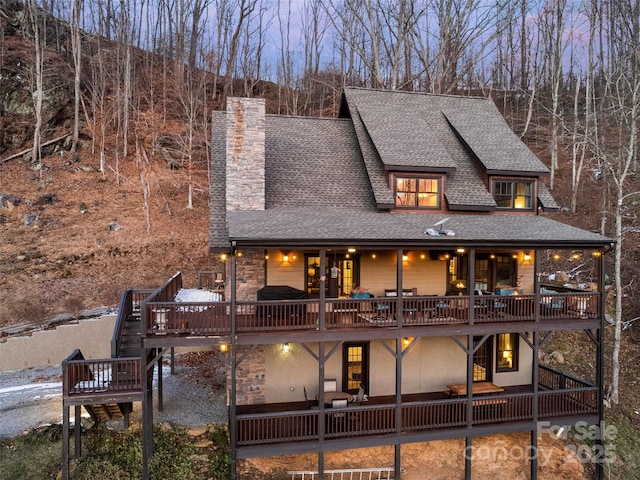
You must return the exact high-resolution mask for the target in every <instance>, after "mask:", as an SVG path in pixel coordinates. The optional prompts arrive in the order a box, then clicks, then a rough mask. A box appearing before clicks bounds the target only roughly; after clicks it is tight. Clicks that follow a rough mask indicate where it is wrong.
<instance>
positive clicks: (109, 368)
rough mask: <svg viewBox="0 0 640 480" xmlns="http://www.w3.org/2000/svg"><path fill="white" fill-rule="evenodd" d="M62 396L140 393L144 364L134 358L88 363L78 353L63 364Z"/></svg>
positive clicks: (98, 360) (93, 360) (107, 359)
mask: <svg viewBox="0 0 640 480" xmlns="http://www.w3.org/2000/svg"><path fill="white" fill-rule="evenodd" d="M62 379H63V380H62V393H63V396H64V397H65V398H68V397H71V396H74V395H76V396H77V395H87V394H92V395H93V394H101V393H104V394H108V395H113V394H114V393H119V392H140V391H141V390H142V361H141V359H140V358H139V357H133V358H103V359H90V360H86V359H84V357H83V356H82V353H81V352H80V350H75V351H74V352H73V353H72V354H71V355H70V356H69V357H67V358H66V359H65V360H64V361H63V362H62Z"/></svg>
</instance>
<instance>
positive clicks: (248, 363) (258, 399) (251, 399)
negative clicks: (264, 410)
mask: <svg viewBox="0 0 640 480" xmlns="http://www.w3.org/2000/svg"><path fill="white" fill-rule="evenodd" d="M249 348H251V347H248V346H241V347H238V351H237V357H238V358H241V357H242V356H243V355H244V354H245V353H246V352H247V351H248V350H249ZM264 355H265V347H264V345H258V346H257V347H256V348H255V349H254V350H253V351H252V352H250V353H248V354H247V356H246V357H244V358H243V359H242V363H240V365H238V368H237V370H236V405H259V404H263V403H265V401H266V392H265V377H264V376H265V370H266V367H265V358H264ZM227 385H231V381H230V378H227Z"/></svg>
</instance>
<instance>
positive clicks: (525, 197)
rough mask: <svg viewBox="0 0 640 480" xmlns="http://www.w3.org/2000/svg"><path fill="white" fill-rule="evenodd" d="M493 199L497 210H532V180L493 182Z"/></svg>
mask: <svg viewBox="0 0 640 480" xmlns="http://www.w3.org/2000/svg"><path fill="white" fill-rule="evenodd" d="M493 198H494V200H495V201H496V204H497V205H498V208H510V209H515V210H532V209H533V180H494V181H493Z"/></svg>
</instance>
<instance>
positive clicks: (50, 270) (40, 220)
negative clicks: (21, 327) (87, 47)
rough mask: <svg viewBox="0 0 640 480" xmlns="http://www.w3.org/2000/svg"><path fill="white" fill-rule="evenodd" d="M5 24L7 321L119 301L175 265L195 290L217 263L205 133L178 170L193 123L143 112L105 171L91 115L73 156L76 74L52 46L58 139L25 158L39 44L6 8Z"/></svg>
mask: <svg viewBox="0 0 640 480" xmlns="http://www.w3.org/2000/svg"><path fill="white" fill-rule="evenodd" d="M0 23H1V24H0V31H4V33H5V37H4V42H3V55H2V57H1V63H0V78H2V81H1V82H0V97H1V98H4V99H5V100H6V101H5V103H4V105H3V107H2V108H1V109H0V110H1V111H0V179H1V180H0V299H1V301H0V326H3V325H10V324H19V323H25V322H30V323H36V324H37V323H39V322H42V321H43V320H44V319H46V318H48V317H50V316H53V315H54V314H57V313H62V312H67V313H76V312H78V311H79V310H81V309H83V308H89V307H95V306H102V305H115V304H116V303H117V301H118V300H119V295H120V293H121V291H122V290H123V289H125V288H130V287H136V288H145V287H156V286H158V285H159V284H161V283H162V282H163V281H165V280H166V279H167V278H168V277H170V276H171V275H172V274H173V273H175V272H176V271H177V270H181V271H182V272H183V277H184V279H185V282H186V283H187V285H188V286H189V285H191V286H192V285H194V284H195V282H196V273H197V271H198V270H202V269H207V268H210V267H211V265H210V262H211V259H210V257H209V256H208V239H207V237H208V233H207V228H208V224H207V222H208V176H207V166H206V165H207V164H206V149H205V138H202V137H199V138H196V139H195V143H196V145H197V146H198V147H199V150H198V155H199V157H196V158H194V159H193V162H192V168H190V169H189V171H187V168H185V167H183V166H180V165H179V164H178V165H174V168H170V166H169V163H168V162H167V155H166V151H167V145H166V143H167V142H177V141H179V140H180V138H181V135H184V130H185V127H184V124H183V123H181V122H180V121H179V119H178V118H166V117H165V118H154V117H153V114H152V113H149V112H138V114H137V115H136V118H134V119H132V121H131V132H134V133H135V135H131V136H130V137H129V138H130V144H129V151H130V152H133V153H132V154H130V155H129V156H128V158H126V159H124V160H118V155H120V153H119V152H118V150H119V147H118V146H117V139H116V132H113V131H108V132H107V135H106V137H105V150H104V151H105V160H106V161H105V164H106V166H105V169H104V173H103V172H101V171H100V155H99V152H98V148H97V146H96V144H95V141H96V138H95V136H93V135H92V131H91V128H90V127H91V125H89V124H88V122H87V121H86V120H87V119H86V117H83V123H82V129H81V141H80V145H79V149H78V152H77V155H72V154H71V153H70V152H69V147H70V134H71V132H72V124H73V108H72V105H73V100H72V98H73V85H72V79H73V71H72V67H71V66H70V63H69V61H68V60H69V59H68V58H67V57H66V56H65V55H64V54H63V53H60V52H57V51H55V50H53V49H47V50H46V55H45V57H46V65H47V71H48V72H51V75H47V77H46V78H47V82H48V85H49V87H50V89H49V91H51V92H53V93H52V94H50V95H47V97H46V99H45V102H44V112H43V123H44V127H43V135H42V137H43V142H46V141H48V140H50V139H56V138H57V139H59V141H57V142H54V143H52V144H51V145H48V146H47V147H45V148H43V161H42V164H41V165H40V164H38V163H36V162H33V161H32V160H31V155H30V152H25V153H24V154H19V155H16V153H20V152H23V151H25V150H27V149H29V148H30V146H31V145H30V142H32V137H33V118H34V114H33V104H32V102H31V100H30V98H29V95H28V91H29V88H30V87H29V85H28V84H27V83H28V82H27V80H25V78H26V74H27V73H28V72H29V71H30V67H29V66H28V62H29V59H30V58H31V57H32V56H33V52H32V48H33V47H32V45H31V43H30V42H28V41H26V40H25V39H24V38H23V37H22V36H21V35H19V28H17V27H16V24H15V22H11V21H9V20H8V19H6V18H5V17H3V16H2V15H0ZM138 139H140V140H138ZM154 139H155V140H154ZM163 142H165V143H163ZM120 150H121V148H120ZM175 167H177V168H175ZM189 178H191V182H192V186H193V201H192V207H193V208H192V209H188V208H187V206H188V190H189ZM145 192H146V193H145ZM145 197H146V199H145Z"/></svg>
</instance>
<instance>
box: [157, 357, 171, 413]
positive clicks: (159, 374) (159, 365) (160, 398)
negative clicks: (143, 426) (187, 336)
mask: <svg viewBox="0 0 640 480" xmlns="http://www.w3.org/2000/svg"><path fill="white" fill-rule="evenodd" d="M172 348H173V347H172ZM158 411H159V412H163V411H164V403H163V401H162V352H160V355H158Z"/></svg>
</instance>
